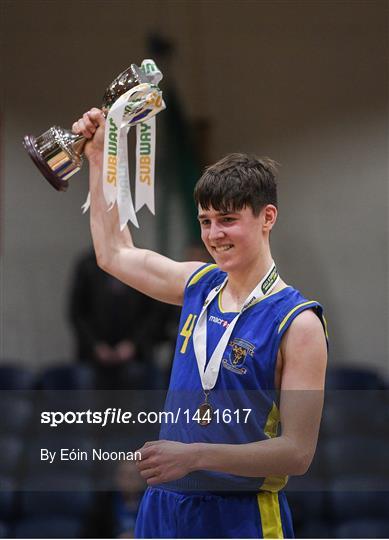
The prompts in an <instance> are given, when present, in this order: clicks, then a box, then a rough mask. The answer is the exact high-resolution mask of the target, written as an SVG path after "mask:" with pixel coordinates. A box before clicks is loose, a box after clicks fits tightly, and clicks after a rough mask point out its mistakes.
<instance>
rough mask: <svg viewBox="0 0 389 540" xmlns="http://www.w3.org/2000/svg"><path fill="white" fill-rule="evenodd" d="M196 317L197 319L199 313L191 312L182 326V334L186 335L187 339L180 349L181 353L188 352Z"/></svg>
mask: <svg viewBox="0 0 389 540" xmlns="http://www.w3.org/2000/svg"><path fill="white" fill-rule="evenodd" d="M196 319H197V315H193V313H189V315H188V318H187V319H186V321H185V323H184V326H183V327H182V330H181V332H180V336H184V338H185V339H184V342H183V344H182V347H181V350H180V353H181V354H185V352H186V348H187V346H188V341H189V338H190V336H191V335H192V332H193V328H194V325H195V322H196Z"/></svg>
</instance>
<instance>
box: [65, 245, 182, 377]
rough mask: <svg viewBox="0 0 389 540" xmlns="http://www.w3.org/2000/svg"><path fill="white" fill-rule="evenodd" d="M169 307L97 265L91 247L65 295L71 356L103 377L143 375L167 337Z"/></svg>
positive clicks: (170, 320) (170, 319)
mask: <svg viewBox="0 0 389 540" xmlns="http://www.w3.org/2000/svg"><path fill="white" fill-rule="evenodd" d="M177 319H178V316H177V314H176V312H175V310H174V309H171V308H170V307H169V306H167V305H163V304H161V303H159V302H155V301H154V300H152V299H151V298H149V297H147V296H146V295H144V294H141V293H140V292H138V291H137V290H135V289H133V288H131V287H128V286H127V285H125V284H124V283H122V282H121V281H119V280H118V279H116V278H115V277H113V276H111V275H109V274H107V273H106V272H104V271H103V270H101V269H100V268H99V267H98V266H97V264H96V257H95V254H94V252H93V251H91V252H89V253H87V254H84V255H82V256H81V257H80V259H79V260H78V261H77V264H76V267H75V270H74V274H73V278H72V285H71V291H70V297H69V320H70V323H71V326H72V328H73V331H74V337H75V345H76V357H77V358H78V360H79V361H81V362H87V363H89V364H90V365H92V366H94V367H95V368H96V369H97V371H98V373H99V375H100V376H101V379H102V384H103V382H105V383H108V382H110V383H112V384H113V385H114V386H115V383H117V384H119V385H121V386H122V385H123V384H124V381H123V376H124V378H126V375H127V374H131V373H132V374H133V375H135V374H136V375H137V376H142V375H146V372H150V369H157V368H156V366H155V365H154V364H155V362H154V349H155V348H157V347H161V346H162V345H163V344H164V343H166V342H169V339H170V340H171V338H170V334H171V326H172V324H173V325H174V323H175V321H176V320H177Z"/></svg>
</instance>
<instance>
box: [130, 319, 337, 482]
mask: <svg viewBox="0 0 389 540" xmlns="http://www.w3.org/2000/svg"><path fill="white" fill-rule="evenodd" d="M280 352H281V356H282V377H281V396H280V419H281V426H282V432H281V435H280V436H279V437H275V438H272V439H268V440H265V441H258V442H254V443H249V444H239V445H233V444H207V443H194V444H183V443H175V442H171V441H155V442H151V443H147V444H146V445H145V446H144V447H143V448H142V449H141V453H142V460H141V461H140V462H139V464H138V467H139V469H140V471H141V474H142V476H143V477H144V478H145V479H146V480H147V482H148V484H149V485H154V484H158V483H161V482H166V481H170V480H174V479H177V478H181V477H182V476H185V475H186V474H188V472H191V471H194V470H210V471H219V472H224V473H230V474H236V475H241V476H252V477H256V476H258V477H265V476H269V475H299V474H304V473H305V472H306V471H307V469H308V468H309V465H310V463H311V461H312V459H313V455H314V453H315V449H316V444H317V437H318V431H319V426H320V419H321V413H322V407H323V395H324V378H325V368H326V363H327V346H326V340H325V336H324V332H323V327H322V324H321V322H320V320H319V318H318V317H317V316H316V315H315V314H314V313H313V312H312V311H304V312H303V313H301V314H300V315H299V316H297V317H296V319H295V320H294V321H293V323H292V324H291V326H290V328H289V329H288V331H287V332H286V333H285V336H284V338H283V340H282V344H281V348H280Z"/></svg>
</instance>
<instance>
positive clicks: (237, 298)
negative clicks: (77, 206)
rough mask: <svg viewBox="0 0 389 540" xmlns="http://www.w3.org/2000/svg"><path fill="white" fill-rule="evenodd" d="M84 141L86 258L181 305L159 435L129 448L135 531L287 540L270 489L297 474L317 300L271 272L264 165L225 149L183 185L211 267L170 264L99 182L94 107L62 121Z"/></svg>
mask: <svg viewBox="0 0 389 540" xmlns="http://www.w3.org/2000/svg"><path fill="white" fill-rule="evenodd" d="M73 130H74V132H76V133H82V134H83V135H85V136H86V137H87V138H88V139H90V142H89V143H88V145H87V147H86V155H87V157H88V159H89V166H90V192H91V231H92V237H93V243H94V247H95V251H96V257H97V261H98V263H99V265H100V266H101V267H102V268H103V269H104V270H105V271H107V272H109V273H111V274H112V275H114V276H115V277H117V278H119V279H121V280H122V281H123V282H125V283H127V284H128V285H129V286H131V287H134V288H136V289H138V290H139V291H141V292H143V293H145V294H148V295H150V296H152V297H153V298H156V299H158V300H160V301H163V302H168V303H172V304H178V305H182V306H183V307H182V314H181V321H180V329H179V335H178V337H177V346H176V352H175V357H174V363H173V368H172V375H171V381H170V386H169V393H168V398H167V402H166V410H167V411H171V412H173V413H174V417H173V420H172V421H170V422H167V423H164V424H163V425H162V428H161V438H160V440H159V441H150V442H148V443H146V444H145V445H144V446H143V448H142V449H141V455H142V459H141V460H140V462H139V464H138V468H139V470H140V473H141V475H142V476H143V477H144V478H145V479H146V480H147V483H148V485H149V488H148V490H147V491H146V493H145V496H144V498H143V501H142V504H141V507H140V510H139V514H138V520H137V527H136V535H137V536H138V537H146V538H162V537H166V538H215V537H218V538H223V537H224V538H261V537H262V538H283V537H292V536H293V528H292V522H291V516H290V511H289V508H288V504H287V501H286V497H285V494H284V492H283V491H282V488H283V487H284V486H285V484H286V481H287V476H288V475H299V474H303V473H304V472H306V470H307V469H308V467H309V465H310V463H311V460H312V458H313V455H314V451H315V448H316V442H317V434H318V429H319V423H320V417H321V410H322V398H323V392H322V391H323V387H324V377H325V367H326V358H327V347H326V335H325V332H326V331H325V321H324V318H323V315H322V309H321V306H320V305H319V304H318V303H317V302H315V301H309V300H307V299H305V298H304V297H303V296H302V295H301V294H300V293H299V292H298V291H297V290H295V289H294V288H293V287H291V286H288V285H287V284H286V283H285V282H284V281H283V280H282V279H281V278H280V276H279V274H278V271H277V267H276V265H275V263H274V261H273V258H272V255H271V251H270V243H269V239H270V232H271V230H272V228H273V226H274V224H275V222H276V219H277V188H276V182H275V173H276V170H275V166H274V163H273V162H272V161H271V160H269V159H257V158H255V157H253V156H248V155H245V154H231V155H229V156H227V157H225V158H224V159H222V160H221V161H219V162H218V163H216V164H215V165H213V166H212V167H209V168H208V169H207V170H206V171H205V173H204V174H203V176H202V177H201V178H200V180H199V181H198V183H197V185H196V188H195V202H196V205H197V208H198V217H199V223H200V229H201V237H202V240H203V242H204V244H205V246H206V248H207V250H208V251H209V253H210V254H211V255H212V257H213V259H214V260H215V263H216V264H206V265H204V264H203V263H199V262H175V261H173V260H171V259H168V258H166V257H164V256H162V255H159V254H157V253H155V252H152V251H149V250H145V249H139V248H137V247H135V246H134V244H133V242H132V239H131V235H130V232H129V231H128V230H127V229H125V230H124V231H122V232H120V228H119V223H118V215H117V210H116V208H114V209H113V210H112V211H110V212H107V211H106V209H107V208H106V203H105V200H104V197H103V192H102V178H101V173H102V151H103V139H104V118H103V115H102V113H101V111H100V110H98V109H92V110H91V111H89V112H87V113H85V114H84V115H83V117H82V118H81V119H80V120H78V122H76V123H75V124H74V125H73Z"/></svg>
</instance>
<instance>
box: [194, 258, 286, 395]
mask: <svg viewBox="0 0 389 540" xmlns="http://www.w3.org/2000/svg"><path fill="white" fill-rule="evenodd" d="M279 279H280V276H279V275H278V272H277V268H276V266H275V264H274V262H272V264H271V267H270V269H269V271H268V272H267V273H266V274H265V277H264V278H263V279H262V280H261V281H260V282H259V283H258V284H257V285H256V287H255V288H254V290H253V291H252V292H251V293H250V294H249V295H248V297H247V298H246V300H245V302H244V304H243V306H242V308H241V310H240V311H239V313H238V314H237V315H236V317H235V318H234V319H233V320H232V321H231V322H230V324H229V325H228V327H227V328H226V330H225V332H224V334H223V336H222V337H221V339H220V341H219V343H218V344H217V345H216V348H215V350H214V351H213V353H212V356H211V358H210V360H209V362H208V364H207V367H205V364H206V359H207V317H206V315H207V307H208V306H209V304H210V303H211V302H212V300H213V299H214V298H215V296H216V295H217V294H218V293H219V292H220V291H221V290H222V289H223V287H224V286H225V285H226V283H227V281H228V277H226V279H225V280H224V281H223V283H221V284H220V285H218V286H217V287H215V288H214V289H212V291H211V292H210V293H209V294H208V296H207V298H206V299H205V302H204V305H203V307H202V309H201V312H200V315H199V318H198V320H197V324H196V326H195V329H194V332H193V348H194V352H195V356H196V360H197V366H198V369H199V375H200V380H201V384H202V387H203V390H204V392H206V391H207V390H212V388H213V387H214V386H215V384H216V381H217V378H218V375H219V371H220V364H221V361H222V356H223V354H224V351H225V349H226V347H227V345H228V341H229V339H230V337H231V334H232V331H233V330H234V328H235V325H236V323H237V322H238V320H239V317H240V316H241V315H242V313H243V312H244V311H245V310H246V309H247V308H249V307H250V306H251V305H252V304H253V303H254V302H255V301H256V300H259V299H260V298H263V297H264V296H266V295H267V294H269V293H270V292H271V291H272V290H273V289H274V287H275V286H276V285H277V283H278V281H279Z"/></svg>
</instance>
